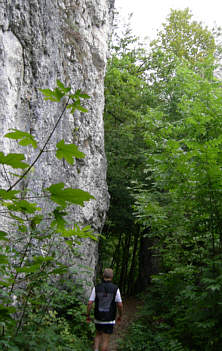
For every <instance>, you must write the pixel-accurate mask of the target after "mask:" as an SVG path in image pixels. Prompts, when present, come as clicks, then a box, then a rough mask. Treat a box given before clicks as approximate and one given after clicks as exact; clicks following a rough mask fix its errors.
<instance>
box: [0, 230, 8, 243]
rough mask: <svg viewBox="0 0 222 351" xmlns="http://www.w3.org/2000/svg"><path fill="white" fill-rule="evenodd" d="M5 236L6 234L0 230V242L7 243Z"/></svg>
mask: <svg viewBox="0 0 222 351" xmlns="http://www.w3.org/2000/svg"><path fill="white" fill-rule="evenodd" d="M7 236H8V233H6V232H4V231H3V230H0V240H4V241H9V239H8V238H7Z"/></svg>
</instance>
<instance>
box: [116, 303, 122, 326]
mask: <svg viewBox="0 0 222 351" xmlns="http://www.w3.org/2000/svg"><path fill="white" fill-rule="evenodd" d="M116 304H117V310H118V318H117V323H118V324H120V323H121V320H122V315H123V303H122V302H117V303H116Z"/></svg>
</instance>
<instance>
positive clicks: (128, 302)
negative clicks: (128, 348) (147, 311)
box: [109, 297, 141, 351]
mask: <svg viewBox="0 0 222 351" xmlns="http://www.w3.org/2000/svg"><path fill="white" fill-rule="evenodd" d="M140 305H141V301H138V299H136V298H133V297H130V298H128V299H125V300H123V306H124V313H123V318H122V322H121V324H120V325H119V326H117V325H116V326H115V330H114V333H113V334H112V336H111V339H110V346H109V351H117V342H118V339H119V338H122V337H123V335H124V334H125V333H126V331H127V329H128V327H129V324H130V323H131V322H132V321H133V320H134V319H135V317H136V310H137V308H138V307H139V306H140Z"/></svg>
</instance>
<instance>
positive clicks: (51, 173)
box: [0, 0, 114, 282]
mask: <svg viewBox="0 0 222 351" xmlns="http://www.w3.org/2000/svg"><path fill="white" fill-rule="evenodd" d="M113 5H114V0H2V1H1V2H0V90H1V93H0V150H2V151H4V152H5V153H8V152H11V151H12V150H13V149H14V148H15V144H14V142H13V141H11V140H8V139H6V138H2V136H3V135H4V134H5V133H6V132H7V131H8V130H9V128H17V129H21V130H24V131H27V132H29V133H31V134H32V135H33V136H34V137H35V138H36V139H37V140H38V142H39V145H41V146H42V145H43V143H44V141H45V139H46V137H47V136H48V134H49V132H50V131H51V129H52V128H53V126H54V124H55V121H56V120H57V118H58V116H59V114H60V113H61V110H62V106H61V105H59V104H57V103H52V102H45V101H44V100H43V98H42V95H41V93H40V92H39V88H54V87H55V85H56V80H57V79H59V80H61V81H62V82H63V83H64V84H65V85H67V86H68V85H71V86H72V87H73V88H74V90H77V89H81V90H82V91H84V92H86V93H87V94H88V95H90V97H91V98H90V100H88V101H87V103H86V107H87V108H88V113H84V114H83V113H76V115H75V116H74V117H75V118H73V116H70V115H69V114H68V113H67V114H66V116H65V118H63V120H62V122H61V124H60V125H59V127H58V128H57V130H56V132H55V134H54V136H53V138H52V140H51V142H50V145H49V146H48V152H46V153H44V155H43V156H42V157H41V159H40V160H39V161H38V163H37V165H36V167H35V170H34V171H33V172H32V173H31V175H29V176H28V177H27V178H26V179H25V184H23V186H24V185H25V186H27V187H28V188H29V189H32V190H33V191H34V192H35V193H36V194H40V193H41V191H42V188H45V187H47V186H48V185H50V184H52V183H57V182H64V183H65V184H66V185H67V186H71V187H76V188H80V189H83V190H86V191H89V192H90V193H91V194H92V195H93V196H94V197H95V199H96V200H94V201H90V202H88V203H87V204H86V206H85V207H84V208H79V207H78V206H76V207H75V208H73V210H72V214H71V217H72V220H73V221H75V222H78V223H80V224H81V225H85V224H90V225H91V226H92V228H93V229H94V230H95V231H97V232H100V231H101V228H102V226H103V223H104V219H105V215H106V211H107V209H108V203H109V197H108V191H107V185H106V159H105V154H104V136H103V107H104V94H103V88H104V85H103V83H104V73H105V67H106V58H107V50H108V49H107V46H108V45H107V42H108V35H109V31H110V24H111V17H112V9H113ZM61 139H64V140H65V142H74V143H76V144H77V145H78V146H79V149H80V150H81V151H83V152H84V153H85V155H86V156H85V158H84V159H83V160H81V161H77V162H76V163H75V164H74V166H70V165H67V164H65V163H64V162H62V161H59V160H57V159H56V158H55V157H54V156H53V155H54V153H53V152H52V151H50V147H51V148H55V143H56V142H57V141H58V140H61ZM23 152H24V151H23ZM34 156H35V155H33V152H32V153H31V152H30V160H29V161H31V160H32V158H33V157H34ZM0 181H1V184H3V183H5V184H6V183H7V179H6V177H5V175H4V173H3V172H1V174H0ZM45 206H50V205H47V204H46V205H45ZM0 220H1V219H0ZM2 225H6V223H5V222H4V223H3V222H2ZM81 250H82V256H81V258H80V262H81V263H82V264H84V265H86V266H90V267H91V268H92V273H91V275H88V278H87V279H88V280H89V281H90V282H92V279H93V275H94V269H95V265H96V261H97V243H95V242H92V241H90V240H87V241H85V242H84V244H83V245H82V248H81Z"/></svg>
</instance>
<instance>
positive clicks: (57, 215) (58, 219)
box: [51, 207, 67, 230]
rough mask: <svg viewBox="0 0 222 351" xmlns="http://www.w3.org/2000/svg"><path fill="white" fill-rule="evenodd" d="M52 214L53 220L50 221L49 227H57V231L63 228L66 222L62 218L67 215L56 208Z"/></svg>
mask: <svg viewBox="0 0 222 351" xmlns="http://www.w3.org/2000/svg"><path fill="white" fill-rule="evenodd" d="M53 214H54V217H55V219H54V220H53V221H52V223H51V226H52V227H57V229H58V230H61V229H63V228H65V225H66V224H67V222H66V220H65V219H64V216H66V215H67V212H65V211H63V209H62V208H60V207H57V208H56V209H55V210H54V211H53Z"/></svg>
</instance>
